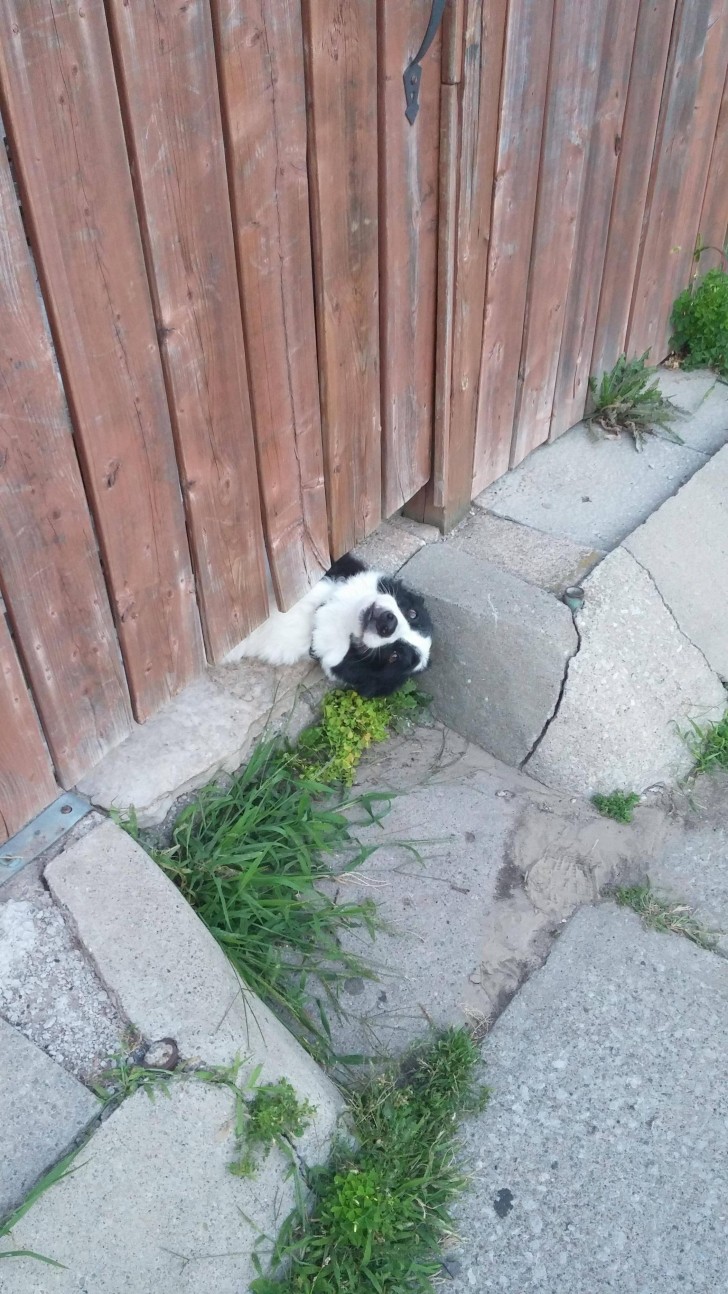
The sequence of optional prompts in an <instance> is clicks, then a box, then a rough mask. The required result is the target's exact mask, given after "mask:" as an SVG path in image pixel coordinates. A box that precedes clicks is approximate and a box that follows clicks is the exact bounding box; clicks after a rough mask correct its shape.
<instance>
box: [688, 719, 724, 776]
mask: <svg viewBox="0 0 728 1294" xmlns="http://www.w3.org/2000/svg"><path fill="white" fill-rule="evenodd" d="M682 735H683V737H684V738H685V740H686V741H687V743H688V745H689V747H690V749H691V751H692V755H693V758H694V760H695V764H694V767H693V770H692V773H693V776H697V775H698V774H700V773H714V772H716V771H717V769H719V768H725V769H728V710H727V711H726V713H725V714H724V715H723V718H722V719H719V720H718V722H717V723H708V724H705V725H701V724H698V723H695V721H694V720H692V719H691V720H690V727H689V729H688V731H687V732H683V734H682Z"/></svg>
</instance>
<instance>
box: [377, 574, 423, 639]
mask: <svg viewBox="0 0 728 1294" xmlns="http://www.w3.org/2000/svg"><path fill="white" fill-rule="evenodd" d="M377 588H378V589H379V592H380V593H389V594H390V595H391V597H393V598H395V599H396V601H397V603H398V605H399V608H400V610H401V612H402V614H403V615H405V616H406V617H407V619H408V620H409V622H410V624H411V625H412V627H413V629H417V630H418V632H419V633H421V634H424V635H426V636H427V637H428V638H431V637H432V620H431V619H430V615H429V612H428V610H427V607H426V606H425V599H424V598H423V597H422V595H421V594H420V593H415V592H414V590H413V589H408V588H407V585H406V584H403V583H402V582H401V580H395V579H394V578H390V577H389V576H388V575H385V576H383V577H382V579H381V580H380V581H379V583H378V584H377Z"/></svg>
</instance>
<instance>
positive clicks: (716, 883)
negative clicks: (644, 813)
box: [648, 770, 728, 957]
mask: <svg viewBox="0 0 728 1294" xmlns="http://www.w3.org/2000/svg"><path fill="white" fill-rule="evenodd" d="M681 798H683V797H681ZM684 800H685V803H684V804H683V805H682V806H681V809H682V811H681V813H680V823H681V825H680V828H679V829H676V830H675V831H673V832H672V833H671V835H670V838H669V840H668V841H667V843H666V845H665V847H664V848H663V849H660V850H659V851H658V852H657V853H656V855H655V857H654V859H653V861H652V863H651V864H650V866H649V868H648V871H649V876H650V882H651V884H652V885H653V887H654V889H655V890H657V891H658V892H659V893H660V894H664V895H666V896H667V897H669V898H672V899H674V900H676V901H679V902H685V903H687V904H689V906H690V907H691V908H692V909H693V910H694V913H695V916H696V917H697V919H698V920H699V921H701V922H702V924H703V925H704V926H705V927H706V928H707V929H708V930H711V931H713V932H715V933H716V934H717V936H718V943H717V948H718V951H719V952H721V953H722V954H723V956H724V957H728V813H727V812H726V805H728V772H724V771H722V770H721V771H718V772H715V773H712V774H710V775H706V776H704V777H699V778H698V779H697V780H696V781H695V782H694V783H692V785H690V786H689V787H687V788H686V792H685V795H684Z"/></svg>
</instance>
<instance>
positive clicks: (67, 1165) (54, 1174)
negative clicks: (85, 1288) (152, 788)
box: [0, 1141, 86, 1271]
mask: <svg viewBox="0 0 728 1294" xmlns="http://www.w3.org/2000/svg"><path fill="white" fill-rule="evenodd" d="M85 1145H86V1142H85V1141H84V1143H83V1145H82V1146H77V1147H76V1149H75V1150H71V1151H69V1153H68V1154H67V1155H64V1157H63V1159H59V1161H58V1163H57V1164H54V1165H53V1167H52V1168H49V1169H48V1172H47V1173H44V1174H43V1176H42V1177H41V1178H40V1180H39V1181H37V1182H36V1184H35V1186H34V1187H33V1189H32V1190H31V1191H29V1192H28V1194H27V1195H26V1197H25V1199H24V1200H23V1203H22V1204H20V1205H18V1207H17V1209H15V1210H14V1211H13V1212H12V1213H10V1214H9V1215H8V1217H6V1218H5V1219H4V1220H0V1241H4V1240H7V1239H10V1238H11V1234H12V1231H13V1228H14V1227H16V1226H17V1224H18V1223H19V1222H20V1219H21V1218H22V1217H25V1214H26V1213H27V1212H28V1210H29V1209H32V1207H33V1205H34V1204H35V1203H36V1201H37V1200H39V1199H40V1197H41V1195H45V1193H46V1191H48V1190H50V1188H51V1187H52V1186H56V1185H57V1183H58V1182H62V1181H63V1179H64V1177H70V1176H71V1175H72V1174H73V1173H77V1172H78V1170H79V1169H80V1168H83V1167H84V1165H83V1164H76V1163H74V1160H75V1159H76V1158H77V1156H78V1155H79V1154H80V1152H81V1150H82V1149H83V1148H84V1146H85ZM2 1258H35V1259H36V1260H37V1261H38V1262H41V1263H45V1264H46V1265H47V1266H48V1267H61V1268H63V1270H64V1271H65V1270H66V1268H65V1265H64V1264H63V1263H58V1262H56V1260H55V1258H48V1257H46V1255H45V1254H39V1253H36V1251H35V1250H34V1249H0V1259H2Z"/></svg>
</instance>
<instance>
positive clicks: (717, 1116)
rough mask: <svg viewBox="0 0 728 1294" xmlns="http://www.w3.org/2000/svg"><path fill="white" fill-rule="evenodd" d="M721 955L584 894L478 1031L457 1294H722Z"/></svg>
mask: <svg viewBox="0 0 728 1294" xmlns="http://www.w3.org/2000/svg"><path fill="white" fill-rule="evenodd" d="M727 1045H728V964H726V962H725V961H724V960H723V959H722V958H720V957H716V956H714V955H713V954H711V953H707V952H704V951H702V950H700V949H698V948H695V947H694V946H693V945H692V944H690V943H688V941H687V940H685V939H681V938H679V937H677V936H674V935H669V934H657V933H654V932H651V931H648V930H645V929H644V927H643V926H642V924H641V923H640V921H639V919H638V918H637V917H636V916H634V915H633V914H632V913H627V912H624V911H619V910H617V909H615V908H614V907H612V906H611V905H606V904H605V905H603V906H600V907H597V908H584V909H582V910H581V911H580V912H579V913H578V914H577V915H576V916H575V917H574V919H573V920H572V921H571V922H570V923H569V926H568V927H567V929H566V930H565V932H564V933H563V935H562V936H561V938H560V939H559V940H558V941H557V943H556V945H555V947H554V949H553V951H552V953H551V956H550V957H549V960H548V962H547V964H546V966H545V967H544V968H543V970H540V971H538V972H537V973H536V974H535V975H533V976H532V977H531V979H530V980H529V982H528V983H527V984H526V985H525V986H524V988H523V989H522V990H521V992H520V993H519V994H518V997H517V998H516V999H515V1000H514V1001H513V1002H512V1003H511V1004H510V1006H509V1007H508V1009H507V1010H506V1011H505V1013H504V1014H503V1015H502V1016H501V1017H500V1019H499V1020H498V1022H497V1023H496V1025H495V1027H494V1028H493V1030H492V1032H491V1033H490V1034H489V1036H488V1037H487V1038H486V1039H485V1042H484V1045H483V1080H484V1082H486V1083H487V1084H488V1086H489V1088H490V1090H491V1098H490V1102H489V1104H488V1107H487V1108H486V1110H485V1111H484V1112H483V1113H482V1114H481V1115H479V1116H477V1117H476V1118H474V1119H471V1120H468V1121H467V1122H466V1124H465V1125H464V1159H465V1162H466V1164H467V1166H468V1170H469V1173H470V1185H469V1189H468V1191H467V1193H466V1194H465V1196H464V1197H463V1199H462V1201H461V1202H460V1204H459V1205H458V1207H457V1210H456V1227H457V1232H458V1235H459V1236H460V1237H462V1240H461V1243H460V1244H459V1245H456V1246H455V1247H454V1248H453V1249H452V1250H451V1251H450V1252H449V1253H448V1255H447V1264H448V1267H449V1269H450V1271H451V1272H452V1279H451V1280H450V1281H448V1282H447V1288H448V1289H452V1290H453V1294H471V1291H475V1292H476V1294H498V1292H501V1291H502V1294H515V1291H517V1292H518V1294H546V1291H549V1292H550V1291H555V1290H558V1291H559V1292H560V1294H584V1292H585V1291H589V1294H663V1292H664V1291H668V1290H669V1291H675V1290H685V1291H688V1290H689V1291H691V1294H718V1291H719V1290H723V1289H724V1288H725V1263H726V1245H725V1218H726V1216H728V1178H726V1174H725V1162H726V1155H728V1123H727V1122H726V1118H725V1111H726V1108H728V1077H727V1072H726V1066H725V1049H726V1046H727Z"/></svg>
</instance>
